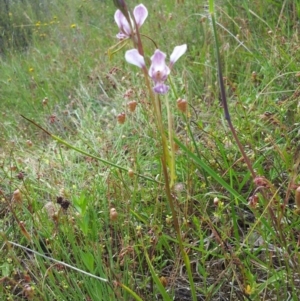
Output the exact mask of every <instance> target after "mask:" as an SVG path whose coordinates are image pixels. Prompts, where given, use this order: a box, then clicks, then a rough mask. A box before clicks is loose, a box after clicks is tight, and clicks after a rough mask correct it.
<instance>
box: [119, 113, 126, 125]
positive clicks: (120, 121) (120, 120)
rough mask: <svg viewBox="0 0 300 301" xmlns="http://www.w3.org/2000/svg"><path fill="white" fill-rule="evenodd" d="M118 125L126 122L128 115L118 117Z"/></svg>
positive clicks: (123, 114)
mask: <svg viewBox="0 0 300 301" xmlns="http://www.w3.org/2000/svg"><path fill="white" fill-rule="evenodd" d="M117 120H118V123H120V124H123V123H124V122H125V120H126V114H125V113H124V112H122V113H120V114H119V115H118V116H117Z"/></svg>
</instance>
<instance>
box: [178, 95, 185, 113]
mask: <svg viewBox="0 0 300 301" xmlns="http://www.w3.org/2000/svg"><path fill="white" fill-rule="evenodd" d="M177 108H178V110H179V111H181V112H182V113H185V112H186V110H187V101H186V100H185V99H182V98H179V99H177Z"/></svg>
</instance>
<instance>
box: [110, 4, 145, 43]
mask: <svg viewBox="0 0 300 301" xmlns="http://www.w3.org/2000/svg"><path fill="white" fill-rule="evenodd" d="M133 16H134V19H135V21H136V25H137V27H138V28H140V27H141V26H142V25H143V24H144V22H145V20H146V19H147V17H148V10H147V8H146V7H145V6H144V5H143V4H140V5H138V6H136V7H135V8H134V10H133ZM129 18H130V16H129ZM115 21H116V23H117V25H118V27H119V29H120V32H119V33H118V34H117V38H118V39H119V40H124V39H127V38H130V37H132V36H133V35H134V34H135V26H134V22H133V20H132V19H131V18H130V22H131V24H129V23H128V20H127V19H126V17H125V16H124V14H123V13H122V12H121V10H119V9H118V10H117V11H116V12H115Z"/></svg>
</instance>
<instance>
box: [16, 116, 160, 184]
mask: <svg viewBox="0 0 300 301" xmlns="http://www.w3.org/2000/svg"><path fill="white" fill-rule="evenodd" d="M21 116H22V117H23V118H24V119H26V120H27V121H29V122H30V123H32V124H33V125H35V126H36V127H38V128H39V129H41V130H42V131H43V132H45V133H46V134H47V135H49V136H50V137H51V138H52V139H54V140H56V141H57V142H59V143H61V144H64V145H65V146H67V147H68V148H71V149H73V150H75V151H77V152H78V153H81V154H83V155H85V156H87V157H90V158H93V159H95V160H97V161H100V162H102V163H104V164H106V165H109V166H112V167H115V168H118V169H120V170H123V171H126V172H128V168H126V167H122V166H120V165H117V164H115V163H113V162H110V161H107V160H105V159H102V158H100V157H97V156H94V155H92V154H89V153H88V152H86V151H84V150H81V149H79V148H77V147H75V146H73V145H71V144H69V143H68V142H67V141H65V140H63V139H61V138H59V137H58V136H55V135H53V134H51V133H50V132H49V131H47V130H46V129H44V128H43V127H42V126H40V125H39V124H37V123H36V122H34V121H33V120H31V119H29V118H27V117H25V116H24V115H21ZM135 175H136V176H138V177H140V178H143V179H145V180H148V181H151V182H155V183H158V184H162V183H160V182H159V181H156V180H155V179H152V178H150V177H147V176H145V175H141V174H138V173H135Z"/></svg>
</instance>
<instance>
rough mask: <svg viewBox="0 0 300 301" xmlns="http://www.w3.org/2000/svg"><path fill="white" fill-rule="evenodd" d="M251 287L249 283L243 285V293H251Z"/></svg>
mask: <svg viewBox="0 0 300 301" xmlns="http://www.w3.org/2000/svg"><path fill="white" fill-rule="evenodd" d="M252 292H253V291H252V288H251V286H250V285H249V284H247V286H246V287H245V294H246V295H251V294H252Z"/></svg>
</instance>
